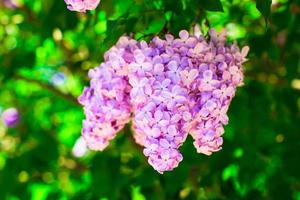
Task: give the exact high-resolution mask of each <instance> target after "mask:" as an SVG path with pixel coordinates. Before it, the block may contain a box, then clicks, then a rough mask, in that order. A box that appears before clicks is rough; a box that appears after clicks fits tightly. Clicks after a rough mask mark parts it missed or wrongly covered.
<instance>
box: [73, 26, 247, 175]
mask: <svg viewBox="0 0 300 200" xmlns="http://www.w3.org/2000/svg"><path fill="white" fill-rule="evenodd" d="M225 39H226V38H225V33H224V32H222V33H221V34H217V33H216V32H215V31H214V30H210V32H209V39H206V38H205V37H203V36H196V34H195V35H189V33H188V32H187V31H185V30H183V31H181V32H180V33H179V38H174V36H172V35H170V34H167V35H166V36H165V39H160V38H158V37H155V38H154V39H153V40H152V41H151V42H150V43H149V44H148V43H146V42H145V41H140V42H137V41H136V40H133V39H131V38H129V37H121V38H120V39H119V41H118V43H117V44H116V45H115V46H114V47H112V48H111V49H110V50H109V51H108V52H106V54H105V56H104V58H105V61H104V63H102V64H101V65H100V66H99V67H97V68H95V69H92V70H90V72H89V77H90V78H91V86H90V87H87V88H85V89H84V92H83V94H82V95H81V97H80V98H79V101H80V103H81V104H82V105H83V106H84V110H85V114H86V120H85V121H84V123H83V126H84V127H83V137H84V138H85V140H86V142H87V145H88V147H89V148H91V149H94V150H103V149H104V148H105V147H107V145H108V144H109V140H111V139H113V138H114V137H115V136H116V133H117V132H118V131H119V130H121V129H122V128H123V127H124V125H125V124H126V123H128V122H129V121H130V118H131V116H132V118H133V119H132V129H133V131H134V136H135V140H136V142H137V143H139V144H140V145H142V146H143V147H144V154H145V156H147V157H148V162H149V163H150V164H151V165H152V166H153V167H154V169H155V170H157V171H158V172H160V173H163V172H164V171H170V170H172V169H173V168H175V167H177V166H178V163H179V162H180V161H181V160H182V155H181V153H180V152H179V150H178V149H179V147H180V146H181V145H182V144H183V142H184V141H185V139H186V137H187V135H188V134H189V133H190V135H191V136H192V137H193V138H194V146H195V147H196V149H197V152H198V153H203V154H206V155H210V154H211V153H212V152H215V151H218V150H220V149H221V145H222V142H223V140H222V137H221V136H222V134H223V133H224V129H223V125H225V124H227V123H228V117H227V115H226V112H227V110H228V106H229V104H230V101H231V100H232V98H233V96H234V95H235V90H236V87H237V86H240V85H242V82H243V72H242V69H241V65H242V63H243V62H244V61H245V60H246V59H245V57H246V54H247V52H248V50H249V48H248V47H244V48H243V49H242V50H240V49H239V48H238V46H237V45H236V44H232V45H226V44H225Z"/></svg>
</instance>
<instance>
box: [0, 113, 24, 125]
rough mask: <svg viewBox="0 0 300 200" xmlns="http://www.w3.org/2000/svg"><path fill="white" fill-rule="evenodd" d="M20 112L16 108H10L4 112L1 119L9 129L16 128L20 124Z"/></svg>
mask: <svg viewBox="0 0 300 200" xmlns="http://www.w3.org/2000/svg"><path fill="white" fill-rule="evenodd" d="M19 117H20V115H19V112H18V110H17V109H16V108H8V109H6V110H4V111H3V113H2V115H1V118H2V121H3V123H4V124H5V125H6V126H7V127H14V126H16V125H17V124H18V122H19Z"/></svg>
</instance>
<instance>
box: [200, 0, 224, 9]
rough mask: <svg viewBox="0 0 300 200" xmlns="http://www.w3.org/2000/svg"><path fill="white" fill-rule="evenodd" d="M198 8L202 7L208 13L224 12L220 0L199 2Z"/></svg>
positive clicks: (201, 0)
mask: <svg viewBox="0 0 300 200" xmlns="http://www.w3.org/2000/svg"><path fill="white" fill-rule="evenodd" d="M199 2H200V6H203V8H204V9H205V10H208V11H220V12H224V9H223V6H222V3H221V1H220V0H209V1H207V0H199Z"/></svg>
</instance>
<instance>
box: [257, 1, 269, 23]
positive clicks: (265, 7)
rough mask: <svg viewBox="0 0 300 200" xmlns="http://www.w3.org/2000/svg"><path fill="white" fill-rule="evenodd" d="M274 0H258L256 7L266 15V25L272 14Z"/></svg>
mask: <svg viewBox="0 0 300 200" xmlns="http://www.w3.org/2000/svg"><path fill="white" fill-rule="evenodd" d="M271 4H272V0H256V8H257V10H259V12H260V13H261V14H262V15H263V16H264V18H265V21H266V25H267V23H268V19H269V17H270V14H271Z"/></svg>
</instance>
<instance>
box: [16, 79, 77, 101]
mask: <svg viewBox="0 0 300 200" xmlns="http://www.w3.org/2000/svg"><path fill="white" fill-rule="evenodd" d="M15 78H16V79H19V80H23V81H26V82H29V83H34V84H37V85H39V86H40V87H41V88H43V89H46V90H48V91H49V92H52V93H53V94H55V95H57V96H59V97H61V98H63V99H65V100H68V101H69V102H71V103H73V104H75V105H77V106H78V105H79V104H78V102H77V99H76V97H74V96H73V95H71V94H65V93H63V92H61V91H59V90H58V89H56V88H55V87H53V86H52V85H50V84H47V83H43V82H42V81H39V80H35V79H30V78H27V77H25V76H22V75H16V76H15Z"/></svg>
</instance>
